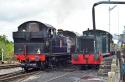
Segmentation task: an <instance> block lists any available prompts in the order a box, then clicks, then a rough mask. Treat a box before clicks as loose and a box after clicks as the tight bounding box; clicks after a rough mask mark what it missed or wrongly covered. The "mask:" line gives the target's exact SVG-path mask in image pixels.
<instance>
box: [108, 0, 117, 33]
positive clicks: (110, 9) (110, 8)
mask: <svg viewBox="0 0 125 82" xmlns="http://www.w3.org/2000/svg"><path fill="white" fill-rule="evenodd" d="M109 2H110V0H109ZM115 7H117V5H114V6H113V7H110V6H109V33H110V26H111V22H110V20H111V15H110V14H111V11H112V10H113V9H114V8H115Z"/></svg>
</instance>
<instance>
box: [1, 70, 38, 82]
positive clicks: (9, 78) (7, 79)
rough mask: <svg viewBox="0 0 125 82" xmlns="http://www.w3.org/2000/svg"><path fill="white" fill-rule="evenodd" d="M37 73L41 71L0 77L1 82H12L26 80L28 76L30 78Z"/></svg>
mask: <svg viewBox="0 0 125 82" xmlns="http://www.w3.org/2000/svg"><path fill="white" fill-rule="evenodd" d="M36 73H39V71H30V72H24V71H17V72H13V73H8V74H4V75H0V82H10V81H13V80H16V79H18V78H25V77H27V76H30V75H33V74H36Z"/></svg>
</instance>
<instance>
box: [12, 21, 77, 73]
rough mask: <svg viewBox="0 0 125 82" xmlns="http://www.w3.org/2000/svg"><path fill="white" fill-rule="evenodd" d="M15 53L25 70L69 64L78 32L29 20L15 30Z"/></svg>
mask: <svg viewBox="0 0 125 82" xmlns="http://www.w3.org/2000/svg"><path fill="white" fill-rule="evenodd" d="M13 39H14V53H15V57H16V58H17V60H19V61H20V63H21V67H22V68H24V70H26V71H27V70H29V69H30V68H40V69H45V68H46V67H54V66H56V65H60V64H67V63H69V60H70V58H71V53H74V51H75V48H76V47H75V44H76V34H75V33H73V32H70V31H63V30H58V32H56V29H55V28H54V27H52V26H51V25H47V24H43V23H41V22H38V21H28V22H25V23H23V24H21V25H20V26H19V27H18V31H17V32H13Z"/></svg>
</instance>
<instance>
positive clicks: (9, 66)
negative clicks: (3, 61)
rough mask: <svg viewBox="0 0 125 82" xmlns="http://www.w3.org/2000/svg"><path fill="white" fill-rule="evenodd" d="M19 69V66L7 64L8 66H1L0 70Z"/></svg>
mask: <svg viewBox="0 0 125 82" xmlns="http://www.w3.org/2000/svg"><path fill="white" fill-rule="evenodd" d="M15 67H19V65H18V64H7V65H0V69H8V68H15Z"/></svg>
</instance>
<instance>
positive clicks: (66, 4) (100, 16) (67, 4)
mask: <svg viewBox="0 0 125 82" xmlns="http://www.w3.org/2000/svg"><path fill="white" fill-rule="evenodd" d="M97 1H102V0H0V34H1V35H2V34H5V35H6V36H7V37H8V39H9V40H11V41H12V32H14V31H17V27H18V26H19V25H20V24H21V23H23V22H26V21H30V20H35V21H40V22H43V23H48V24H51V25H52V26H54V27H55V28H57V29H58V28H62V29H64V30H71V31H74V32H78V33H79V34H82V31H84V30H87V29H88V28H90V29H92V13H91V11H92V5H93V3H94V2H97ZM115 1H117V0H115ZM122 1H125V0H122ZM113 6H114V5H110V7H113ZM108 8H109V5H100V6H97V7H96V24H97V28H98V29H102V30H106V31H109V20H108V19H109V17H108V16H109V14H108ZM124 8H125V6H124V5H122V6H121V5H120V6H119V5H117V6H116V7H115V8H114V9H113V10H112V11H111V28H110V29H111V30H110V32H111V33H112V34H118V33H122V30H123V28H124V26H125V9H124ZM118 27H119V28H118Z"/></svg>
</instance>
